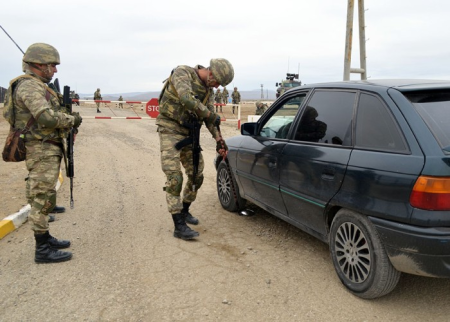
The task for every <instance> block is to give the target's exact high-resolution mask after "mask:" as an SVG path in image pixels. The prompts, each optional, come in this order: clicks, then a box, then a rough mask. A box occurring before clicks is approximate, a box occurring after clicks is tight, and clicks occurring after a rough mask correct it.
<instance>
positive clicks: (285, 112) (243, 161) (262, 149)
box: [236, 93, 306, 215]
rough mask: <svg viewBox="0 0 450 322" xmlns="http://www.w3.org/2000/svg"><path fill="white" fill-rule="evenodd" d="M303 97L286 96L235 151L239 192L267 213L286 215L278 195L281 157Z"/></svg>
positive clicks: (303, 94) (303, 95)
mask: <svg viewBox="0 0 450 322" xmlns="http://www.w3.org/2000/svg"><path fill="white" fill-rule="evenodd" d="M305 96H306V93H302V94H301V95H287V96H286V97H284V98H283V99H281V100H279V101H278V102H277V104H276V105H275V106H273V107H271V109H270V110H269V113H268V114H267V116H266V115H265V116H264V119H260V122H259V123H258V131H257V133H256V134H255V135H252V136H245V137H244V138H243V141H242V143H241V147H240V149H239V151H238V155H237V162H236V175H237V178H238V180H239V183H240V187H241V190H242V192H243V193H244V195H245V198H246V199H249V200H251V201H253V202H255V203H257V204H259V205H260V206H263V208H265V209H266V210H268V211H270V212H272V213H276V214H278V215H280V214H281V215H286V208H285V206H284V202H283V199H282V198H281V195H280V189H279V179H280V159H279V158H280V156H281V155H282V151H283V149H284V147H285V146H286V144H287V142H288V140H287V135H288V133H289V129H290V126H291V125H292V122H293V121H294V119H295V117H296V115H297V112H298V110H299V107H300V106H301V104H302V101H303V99H304V97H305Z"/></svg>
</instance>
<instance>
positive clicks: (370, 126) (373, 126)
mask: <svg viewBox="0 0 450 322" xmlns="http://www.w3.org/2000/svg"><path fill="white" fill-rule="evenodd" d="M355 137H356V142H355V146H356V147H360V148H369V149H376V150H387V151H405V150H406V149H407V148H406V144H405V141H404V140H403V135H402V134H401V132H400V130H399V128H398V126H397V123H396V122H395V120H394V119H393V117H392V115H391V113H390V112H389V111H388V110H387V108H386V107H385V105H384V104H383V102H382V101H381V100H380V99H379V98H378V97H376V96H374V95H369V94H365V93H362V94H361V95H360V99H359V103H358V112H357V115H356V135H355Z"/></svg>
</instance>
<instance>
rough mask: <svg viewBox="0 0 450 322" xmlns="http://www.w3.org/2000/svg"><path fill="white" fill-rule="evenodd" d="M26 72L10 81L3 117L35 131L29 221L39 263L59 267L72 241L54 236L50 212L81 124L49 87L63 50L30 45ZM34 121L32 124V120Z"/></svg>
mask: <svg viewBox="0 0 450 322" xmlns="http://www.w3.org/2000/svg"><path fill="white" fill-rule="evenodd" d="M23 62H24V63H23V64H22V67H23V69H24V71H25V74H24V75H21V76H19V77H17V78H15V79H13V80H12V81H11V82H10V87H9V89H8V92H7V93H8V95H7V96H8V97H7V98H6V100H5V107H6V108H5V110H4V111H3V115H4V116H5V118H6V119H7V120H8V121H9V122H10V124H11V126H12V127H13V128H15V129H23V128H25V127H26V126H27V125H28V126H29V129H28V131H27V132H25V134H24V139H25V148H26V159H25V164H26V167H27V170H28V171H29V172H28V179H27V191H26V197H27V199H28V201H29V203H30V204H31V211H30V213H29V215H28V219H29V220H30V223H31V229H32V230H33V231H34V237H35V240H36V251H35V259H34V260H35V262H37V263H57V262H63V261H67V260H70V259H71V258H72V253H70V252H63V251H60V250H59V249H63V248H68V247H70V241H68V240H58V239H56V238H54V237H53V236H51V235H50V234H49V231H48V230H49V225H48V219H49V215H48V213H49V211H50V210H51V209H53V208H54V206H55V205H56V189H55V188H56V184H57V181H58V176H59V171H60V166H61V159H62V157H63V155H64V152H65V145H66V138H67V135H68V131H69V130H70V129H71V128H73V127H75V128H76V127H78V126H79V125H80V123H81V120H82V119H81V117H80V115H79V113H72V115H70V114H68V113H67V111H66V109H65V108H63V107H61V103H62V95H61V94H59V93H55V92H54V91H53V90H52V89H51V88H49V87H48V85H47V84H48V83H49V82H50V80H51V79H52V77H53V75H54V73H56V72H57V69H56V65H58V64H60V58H59V53H58V51H57V50H56V49H55V48H54V47H52V46H50V45H48V44H44V43H36V44H33V45H31V46H30V47H28V49H27V51H26V52H25V54H24V56H23ZM30 121H32V122H30Z"/></svg>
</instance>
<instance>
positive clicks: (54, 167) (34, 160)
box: [25, 141, 62, 234]
mask: <svg viewBox="0 0 450 322" xmlns="http://www.w3.org/2000/svg"><path fill="white" fill-rule="evenodd" d="M26 149H27V158H26V161H25V162H26V166H27V170H28V178H27V184H26V186H27V191H26V196H27V199H28V201H29V203H30V205H31V211H30V214H29V215H28V220H29V221H30V223H31V229H32V230H33V231H34V232H35V233H39V234H41V233H45V232H46V231H48V213H49V211H50V210H51V209H53V207H54V206H55V200H56V184H57V182H58V177H59V169H60V167H61V158H62V149H61V148H60V147H58V146H56V145H53V144H50V143H43V142H42V141H30V142H26Z"/></svg>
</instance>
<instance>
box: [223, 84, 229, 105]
mask: <svg viewBox="0 0 450 322" xmlns="http://www.w3.org/2000/svg"><path fill="white" fill-rule="evenodd" d="M222 97H223V103H224V104H228V97H230V94H228V90H227V88H226V87H224V88H223V91H222Z"/></svg>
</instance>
